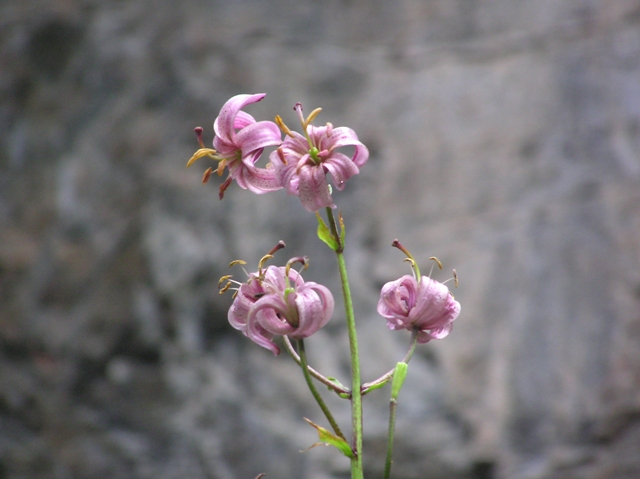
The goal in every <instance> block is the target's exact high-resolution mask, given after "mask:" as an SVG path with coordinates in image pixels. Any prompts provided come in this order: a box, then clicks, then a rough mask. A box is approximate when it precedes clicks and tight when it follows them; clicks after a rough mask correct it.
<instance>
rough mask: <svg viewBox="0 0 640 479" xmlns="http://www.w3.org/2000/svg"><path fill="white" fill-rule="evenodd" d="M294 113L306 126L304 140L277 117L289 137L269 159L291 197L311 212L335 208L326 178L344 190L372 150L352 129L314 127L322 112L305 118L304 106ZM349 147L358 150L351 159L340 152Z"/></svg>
mask: <svg viewBox="0 0 640 479" xmlns="http://www.w3.org/2000/svg"><path fill="white" fill-rule="evenodd" d="M294 110H295V111H296V112H297V114H298V117H299V118H300V122H301V123H302V128H303V130H304V136H303V135H301V134H300V133H297V132H294V131H291V130H290V129H289V128H288V127H287V126H286V125H284V122H283V121H282V119H281V118H280V117H276V121H277V122H278V124H279V125H280V127H281V128H282V129H283V131H284V132H285V133H286V135H287V136H286V138H285V139H284V141H283V142H282V145H281V146H280V147H279V148H278V149H277V150H275V151H274V152H272V153H271V154H270V155H269V159H270V160H271V164H273V166H274V168H275V171H276V177H277V179H278V182H279V184H280V185H281V186H283V187H284V188H285V190H286V192H287V193H288V194H290V195H296V196H298V197H299V198H300V201H301V202H302V206H304V208H305V209H306V210H308V211H311V212H313V211H317V210H318V209H320V208H324V207H331V208H335V205H334V204H333V200H332V198H331V191H330V189H329V184H328V183H327V178H326V174H327V173H330V174H331V177H332V178H333V183H334V185H335V186H336V188H338V190H342V189H344V186H345V182H346V181H347V180H348V179H349V178H351V177H352V176H353V175H356V174H358V173H359V172H360V167H361V166H362V165H364V164H365V163H366V162H367V160H368V159H369V150H368V149H367V147H366V146H365V145H364V144H363V143H362V142H361V141H360V140H358V135H356V133H355V132H354V131H353V130H352V129H351V128H347V127H344V126H342V127H338V128H334V127H333V126H332V125H331V123H327V124H326V126H320V127H317V126H313V125H311V124H310V123H311V121H312V120H313V119H314V118H315V116H316V115H317V114H318V113H319V112H320V109H319V108H318V109H316V110H314V111H313V112H311V114H310V115H309V117H308V118H307V119H305V118H304V116H303V114H302V105H301V104H300V103H296V105H295V107H294ZM349 146H352V147H354V153H353V155H352V156H351V157H349V156H347V155H345V154H344V153H342V152H340V151H338V149H339V148H342V147H349Z"/></svg>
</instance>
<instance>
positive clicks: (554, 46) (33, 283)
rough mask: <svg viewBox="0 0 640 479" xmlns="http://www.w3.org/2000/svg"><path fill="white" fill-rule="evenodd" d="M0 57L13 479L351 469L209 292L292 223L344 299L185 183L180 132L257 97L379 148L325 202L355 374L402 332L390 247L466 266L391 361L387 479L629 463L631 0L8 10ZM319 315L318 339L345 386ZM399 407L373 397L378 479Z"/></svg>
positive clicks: (92, 5) (606, 472)
mask: <svg viewBox="0 0 640 479" xmlns="http://www.w3.org/2000/svg"><path fill="white" fill-rule="evenodd" d="M0 62H1V65H2V66H1V68H0V99H1V100H0V124H1V125H2V128H1V129H0V165H1V166H0V167H1V168H2V171H1V174H0V346H1V347H0V477H3V478H7V479H19V478H33V479H39V478H43V479H44V478H52V477H54V478H72V477H73V478H103V477H104V478H107V477H108V478H112V479H113V478H116V479H117V478H151V477H153V478H154V479H165V478H167V479H168V478H173V477H180V478H193V479H197V478H201V477H202V478H216V479H236V478H237V479H245V478H253V477H255V476H256V475H257V474H258V473H259V472H267V473H268V476H267V477H272V478H279V479H294V478H307V479H324V478H330V477H348V470H349V464H348V461H346V460H345V459H343V458H342V457H340V456H338V455H337V454H336V453H335V452H333V451H329V450H325V449H323V448H315V449H312V450H310V451H308V452H305V453H303V454H301V453H299V450H301V449H304V448H306V447H308V446H309V445H311V444H312V443H313V442H315V440H316V438H315V437H314V436H315V434H314V432H313V430H311V428H309V427H308V426H307V425H306V424H305V423H304V422H303V421H302V417H303V416H304V417H309V418H311V419H313V420H315V421H316V422H322V417H321V414H320V412H319V411H318V409H317V406H315V404H314V403H312V401H311V399H310V395H309V393H308V391H307V390H306V386H305V385H304V381H303V380H302V375H301V373H300V371H299V369H298V368H297V367H296V366H295V365H294V364H293V363H292V361H291V360H290V359H289V358H287V357H284V355H283V356H282V357H277V358H275V357H272V356H271V355H270V353H269V352H267V351H265V350H262V349H261V348H259V347H258V346H256V345H254V344H253V343H251V342H250V341H248V340H247V339H246V338H244V337H242V336H241V335H240V334H239V333H238V332H237V331H234V330H232V329H231V328H230V326H229V325H228V323H227V319H226V311H227V308H228V306H229V304H230V301H231V299H230V296H222V297H219V296H218V295H217V294H214V293H215V290H216V283H217V280H218V278H219V277H220V276H221V275H223V274H227V273H228V269H227V265H228V263H229V261H230V260H232V259H236V258H242V259H245V260H247V261H248V263H249V265H251V264H256V262H257V260H258V259H259V258H260V257H261V256H262V255H263V254H264V253H266V251H268V250H269V249H270V248H271V247H272V246H273V245H274V244H275V243H276V242H277V241H278V240H279V239H283V240H284V241H285V242H286V243H287V249H286V250H285V252H283V253H278V255H279V259H281V260H282V261H284V260H285V259H286V258H288V257H290V256H295V255H302V254H306V255H308V256H310V257H311V267H310V269H309V270H308V272H307V274H306V277H307V278H308V279H312V280H314V281H318V282H321V283H324V284H326V285H327V286H329V287H330V288H331V289H332V290H333V291H334V292H335V295H336V296H339V293H338V292H339V284H338V279H337V268H336V266H335V261H334V258H333V257H332V254H331V253H330V251H328V250H327V248H326V247H324V245H323V244H322V243H320V242H319V241H318V239H317V238H316V237H315V218H314V217H313V215H310V214H308V213H307V212H306V211H304V210H303V209H302V207H301V206H300V204H299V201H298V199H297V198H295V197H287V196H286V195H285V194H284V193H283V192H276V193H272V194H268V195H263V196H255V195H252V194H250V193H248V192H246V191H242V190H240V189H239V188H238V187H237V186H236V185H233V186H232V187H231V188H230V189H229V190H228V191H227V194H226V196H225V199H224V200H223V201H222V202H220V201H218V199H217V185H218V183H217V182H218V181H219V180H218V179H217V177H216V178H214V179H212V181H211V183H212V184H213V186H211V185H207V186H205V187H202V186H200V185H199V180H200V175H201V172H202V171H203V170H204V168H205V167H206V166H209V165H205V163H206V160H200V162H199V164H198V165H197V166H194V167H193V168H191V169H190V170H185V168H184V165H185V162H186V160H187V159H188V158H189V157H190V156H191V154H192V153H193V151H195V149H196V148H197V143H196V141H195V138H194V137H193V128H194V127H195V126H197V125H202V126H203V127H205V138H206V140H207V142H210V141H211V139H212V136H213V132H212V130H211V124H212V122H213V120H214V119H215V117H216V115H217V113H218V111H219V108H220V107H221V105H222V104H223V103H224V101H226V100H227V99H228V98H229V97H231V96H232V95H235V94H238V93H255V92H260V91H264V92H267V94H268V95H267V97H266V99H265V100H264V101H262V102H261V103H260V104H257V105H253V106H251V107H249V108H248V111H249V112H250V113H251V114H253V115H255V116H256V117H260V118H263V119H270V118H273V117H274V116H275V115H276V114H280V115H282V116H283V118H284V119H285V121H286V122H287V123H289V124H290V125H294V124H295V116H294V114H293V112H292V111H291V109H290V108H291V107H292V106H293V104H294V103H295V102H297V101H301V102H302V103H303V104H304V105H305V107H306V109H307V111H311V109H313V108H316V107H318V106H320V107H322V108H323V112H322V113H321V115H320V116H319V118H318V122H319V123H320V124H321V123H323V122H326V121H331V122H332V123H333V124H334V125H335V126H341V125H346V126H350V127H352V128H353V129H355V130H356V131H357V132H358V135H359V136H360V139H361V140H362V141H363V142H364V143H365V144H366V145H367V146H368V147H369V149H370V151H371V157H370V160H369V162H368V163H367V165H365V167H364V168H363V169H362V173H361V174H360V175H359V176H358V177H355V178H353V179H351V180H350V181H349V184H348V187H347V188H346V190H345V191H344V192H336V193H335V195H334V199H335V200H336V202H337V204H338V206H339V208H340V209H341V210H342V212H343V214H344V217H345V220H346V223H347V229H348V240H347V241H348V244H347V261H348V266H349V273H350V276H351V279H352V283H353V292H354V300H355V305H356V310H357V314H358V326H359V328H360V329H359V340H360V345H361V356H362V360H363V370H364V371H363V372H364V376H365V380H371V379H373V378H374V377H377V376H378V375H380V374H382V373H384V372H385V371H386V370H388V369H389V368H391V367H392V365H393V364H394V363H395V361H397V360H399V359H400V358H401V357H402V356H403V354H404V350H405V348H406V346H407V343H408V334H406V335H405V334H403V333H401V332H389V331H388V330H387V329H386V327H385V322H384V320H382V319H381V318H380V317H379V316H378V315H377V314H376V312H375V306H376V303H377V300H378V295H379V288H380V287H381V286H382V284H384V283H385V282H387V281H390V280H393V279H396V278H397V277H398V276H400V275H402V274H406V273H407V272H408V269H407V268H408V266H407V265H406V264H404V263H402V255H401V254H400V253H399V252H398V251H396V250H394V249H392V248H391V247H390V246H389V245H390V243H391V241H392V240H393V239H394V238H396V237H397V238H400V239H401V240H402V242H403V243H404V244H405V245H406V246H407V247H408V248H409V249H410V250H411V251H412V252H414V254H415V255H416V257H417V259H418V260H419V262H420V264H421V266H422V267H423V269H424V268H428V267H429V260H428V258H429V257H430V256H432V255H436V256H438V257H439V258H440V260H442V262H443V263H444V265H445V268H449V269H450V268H452V267H455V268H456V269H457V271H458V275H459V276H460V280H461V285H460V288H459V289H458V290H456V291H455V294H456V298H457V299H458V300H459V301H460V303H461V304H462V314H461V316H460V318H459V319H458V320H457V321H456V327H455V329H454V331H453V333H452V334H451V335H450V336H449V337H448V338H447V339H446V340H444V341H440V342H432V343H429V344H428V345H426V346H422V347H420V348H419V350H418V352H417V353H416V355H415V357H414V359H413V360H412V362H411V365H410V368H409V371H410V372H409V378H408V380H407V383H406V386H405V389H403V392H402V395H401V397H400V405H399V416H398V426H397V429H398V436H397V439H396V444H397V447H396V450H397V454H396V463H395V465H394V477H396V478H397V479H412V478H415V479H424V478H445V477H446V478H475V479H482V478H487V479H490V478H494V477H495V478H498V477H503V478H510V479H511V478H515V479H533V478H536V479H537V478H550V479H551V478H596V477H607V478H614V479H617V478H636V477H640V456H638V450H639V448H640V423H639V422H638V417H640V394H639V393H638V391H640V81H639V80H640V4H639V3H638V1H636V0H613V1H609V2H592V1H586V0H562V1H557V0H554V1H551V0H541V1H535V2H530V1H513V0H504V1H497V0H492V1H490V0H473V1H470V0H437V1H429V2H423V1H420V0H406V1H398V2H390V1H373V2H359V1H351V2H348V1H332V2H308V1H296V2H294V1H287V0H276V1H271V2H266V1H262V2H260V1H248V0H242V1H234V2H226V1H224V2H223V1H208V2H203V1H197V0H186V1H182V2H171V1H166V0H140V1H137V2H120V1H116V0H111V1H101V2H96V1H91V0H85V1H78V2H63V1H53V2H52V1H47V2H44V1H40V0H34V1H30V2H22V1H18V0H9V1H5V2H3V4H2V5H0ZM200 163H201V164H200ZM434 274H435V275H436V278H437V279H440V280H444V279H446V278H447V277H448V274H447V273H440V272H436V273H434ZM338 303H339V304H338V307H337V308H336V311H337V313H336V317H335V318H334V319H333V320H332V322H331V323H330V324H329V325H328V326H327V327H326V328H325V329H323V330H322V331H320V332H319V333H318V334H317V335H315V336H314V337H313V338H311V339H310V340H309V341H308V349H309V354H310V356H311V361H312V363H313V364H314V365H315V366H316V367H317V368H318V369H320V370H322V371H323V372H325V373H326V374H327V375H331V376H336V377H338V378H340V380H341V381H342V382H343V383H348V381H349V379H348V378H349V369H348V351H347V341H346V336H345V334H346V332H345V328H344V321H343V313H342V312H341V311H342V310H341V301H340V300H339V299H338ZM387 394H388V390H380V391H376V392H374V393H372V394H371V395H370V396H367V397H366V401H365V409H366V410H365V436H366V437H365V463H366V465H367V477H368V476H374V475H378V476H380V474H381V471H382V468H383V461H384V448H385V434H386V427H387V426H386V421H387V419H386V414H387V400H388V396H387ZM326 396H327V400H328V402H329V404H330V406H331V407H332V408H333V409H335V411H336V415H337V417H338V420H339V421H340V422H341V423H343V424H345V425H347V424H348V421H349V411H348V404H347V403H346V402H345V401H341V400H339V399H338V398H337V397H332V396H329V394H327V395H326Z"/></svg>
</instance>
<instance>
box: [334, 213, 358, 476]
mask: <svg viewBox="0 0 640 479" xmlns="http://www.w3.org/2000/svg"><path fill="white" fill-rule="evenodd" d="M326 211H327V217H328V220H329V226H330V228H331V232H332V233H333V235H334V237H335V238H336V240H337V241H340V235H339V234H338V228H337V227H336V221H335V219H334V217H333V212H332V211H331V208H326ZM343 248H344V245H343V244H342V243H339V247H338V249H337V250H336V256H337V259H338V270H339V271H340V284H341V285H342V295H343V297H344V309H345V318H346V322H347V331H348V334H349V351H350V355H351V428H352V434H353V444H352V447H353V450H354V451H355V453H356V454H355V457H353V458H352V459H351V479H363V474H364V473H363V468H362V390H361V387H360V386H361V379H360V355H359V353H358V336H357V333H356V319H355V315H354V313H353V300H352V299H351V289H350V287H349V277H348V275H347V264H346V262H345V259H344V253H343Z"/></svg>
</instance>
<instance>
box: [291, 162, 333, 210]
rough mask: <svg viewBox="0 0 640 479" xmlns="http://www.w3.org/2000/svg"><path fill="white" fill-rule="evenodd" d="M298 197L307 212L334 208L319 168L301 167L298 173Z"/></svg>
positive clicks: (322, 172) (323, 175) (325, 181)
mask: <svg viewBox="0 0 640 479" xmlns="http://www.w3.org/2000/svg"><path fill="white" fill-rule="evenodd" d="M298 176H299V183H298V196H299V197H300V201H301V202H302V206H304V208H305V209H306V210H307V211H311V212H314V211H318V210H319V209H320V208H325V207H327V206H328V207H331V208H335V205H334V204H333V200H332V199H331V195H330V194H329V185H328V184H327V178H326V176H325V173H324V170H323V169H322V168H319V167H312V166H303V167H302V168H301V169H300V172H299V173H298Z"/></svg>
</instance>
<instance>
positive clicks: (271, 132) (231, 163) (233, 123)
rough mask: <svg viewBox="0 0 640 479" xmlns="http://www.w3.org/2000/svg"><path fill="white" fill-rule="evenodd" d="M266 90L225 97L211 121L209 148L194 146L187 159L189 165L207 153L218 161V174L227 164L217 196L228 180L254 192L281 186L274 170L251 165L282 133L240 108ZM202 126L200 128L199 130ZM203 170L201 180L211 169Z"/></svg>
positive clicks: (270, 123)
mask: <svg viewBox="0 0 640 479" xmlns="http://www.w3.org/2000/svg"><path fill="white" fill-rule="evenodd" d="M265 96H266V93H257V94H255V95H236V96H234V97H233V98H231V99H230V100H228V101H227V102H226V103H225V104H224V105H223V106H222V109H221V110H220V114H219V115H218V117H217V118H216V119H215V122H214V123H213V130H214V132H215V134H216V136H215V138H214V139H213V149H210V148H204V146H203V145H202V142H201V137H200V135H201V133H198V132H197V133H198V134H199V138H198V139H199V140H200V142H201V146H202V148H201V149H200V150H198V151H197V152H196V153H195V154H194V155H193V157H192V158H191V159H190V160H189V162H188V163H187V166H190V165H191V164H192V163H193V162H194V161H195V160H197V159H198V158H202V157H204V156H209V157H210V158H212V159H214V160H217V161H219V164H218V168H217V170H216V171H217V173H218V175H221V174H222V172H223V170H224V168H225V166H226V167H228V168H229V176H228V177H227V179H226V180H225V182H224V183H223V184H222V186H221V187H220V194H219V196H220V199H222V197H223V196H224V192H225V190H226V189H227V188H228V187H229V185H230V184H231V181H232V180H236V182H237V183H238V185H240V187H241V188H243V189H246V190H249V191H252V192H253V193H256V194H263V193H267V192H269V191H275V190H279V189H280V188H281V186H280V185H279V183H278V181H277V180H276V176H275V170H274V169H273V168H272V167H271V166H270V165H268V166H267V168H259V167H257V166H255V164H256V162H257V161H258V160H259V159H260V156H261V155H262V152H263V151H264V149H265V147H267V146H278V145H280V143H282V136H281V133H280V129H279V128H278V125H276V124H275V123H274V122H272V121H256V120H255V118H254V117H253V116H251V115H249V114H248V113H245V112H244V111H242V110H241V109H242V108H244V107H245V106H247V105H249V104H251V103H256V102H259V101H260V100H262V99H263V98H264V97H265ZM201 131H202V130H201V129H200V132H201ZM212 170H213V169H209V170H208V171H207V173H205V177H204V178H203V183H204V182H206V181H207V180H208V179H209V176H210V174H211V171H212Z"/></svg>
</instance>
